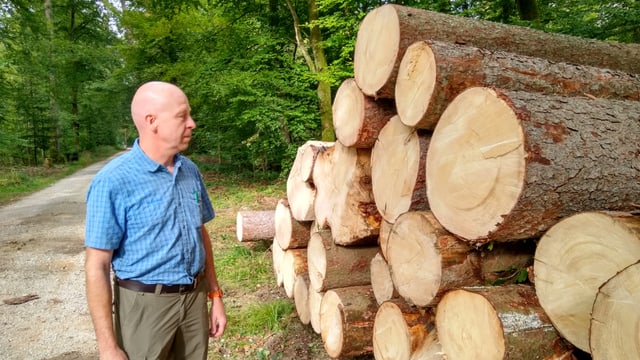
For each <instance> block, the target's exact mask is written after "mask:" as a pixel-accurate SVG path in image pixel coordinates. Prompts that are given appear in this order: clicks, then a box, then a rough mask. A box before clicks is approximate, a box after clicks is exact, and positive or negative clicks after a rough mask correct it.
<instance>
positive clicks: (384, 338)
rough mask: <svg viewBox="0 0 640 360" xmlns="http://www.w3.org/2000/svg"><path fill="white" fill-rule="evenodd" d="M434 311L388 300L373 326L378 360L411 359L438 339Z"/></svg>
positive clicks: (374, 348)
mask: <svg viewBox="0 0 640 360" xmlns="http://www.w3.org/2000/svg"><path fill="white" fill-rule="evenodd" d="M434 320H435V316H434V315H433V313H432V311H431V310H429V309H424V308H417V307H415V306H409V305H408V304H407V303H405V302H404V301H385V302H384V303H382V304H381V305H380V307H379V308H378V312H377V313H376V318H375V322H374V325H373V353H374V355H375V358H376V359H377V360H411V357H412V355H413V354H414V353H416V352H420V351H422V349H423V348H426V347H430V346H431V345H432V344H433V343H434V342H436V337H435V321H434Z"/></svg>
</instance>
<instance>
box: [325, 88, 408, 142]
mask: <svg viewBox="0 0 640 360" xmlns="http://www.w3.org/2000/svg"><path fill="white" fill-rule="evenodd" d="M332 111H333V129H334V130H335V133H336V138H337V139H338V141H340V142H341V143H342V144H343V145H344V146H351V147H357V148H371V147H372V146H373V144H374V143H375V141H376V139H377V138H378V134H379V133H380V130H381V129H382V127H383V126H384V125H385V124H386V123H387V121H389V119H390V118H391V117H392V116H393V115H395V114H396V108H395V105H394V103H393V101H389V100H386V99H379V100H375V99H373V98H371V97H369V96H366V95H364V94H363V93H362V91H361V90H360V88H359V87H358V85H357V84H356V81H355V80H354V79H353V78H349V79H346V80H344V81H343V82H342V84H341V85H340V87H339V88H338V91H337V92H336V96H335V99H334V102H333V107H332Z"/></svg>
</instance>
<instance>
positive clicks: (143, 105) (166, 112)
mask: <svg viewBox="0 0 640 360" xmlns="http://www.w3.org/2000/svg"><path fill="white" fill-rule="evenodd" d="M131 117H132V118H133V122H134V124H135V126H136V128H137V129H138V134H139V139H140V141H139V144H140V147H141V148H142V149H143V151H144V152H145V153H146V154H147V155H149V156H150V157H151V158H152V159H154V160H156V161H158V162H160V163H164V164H170V163H171V161H173V155H175V154H176V153H178V152H180V151H184V150H185V149H186V148H187V147H188V145H189V141H190V140H191V133H192V131H193V129H195V127H196V125H195V122H194V121H193V118H191V107H190V106H189V100H188V99H187V96H186V95H185V93H184V92H183V91H182V90H180V88H179V87H177V86H175V85H173V84H170V83H166V82H161V81H152V82H148V83H146V84H143V85H142V86H140V87H139V88H138V90H137V91H136V93H135V95H134V96H133V100H132V101H131Z"/></svg>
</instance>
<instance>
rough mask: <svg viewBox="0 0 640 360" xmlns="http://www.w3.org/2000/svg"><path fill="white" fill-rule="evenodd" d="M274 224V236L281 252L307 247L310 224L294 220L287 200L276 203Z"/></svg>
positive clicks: (309, 222)
mask: <svg viewBox="0 0 640 360" xmlns="http://www.w3.org/2000/svg"><path fill="white" fill-rule="evenodd" d="M274 222H275V228H276V234H275V236H276V239H278V244H280V247H281V248H282V249H283V250H287V249H299V248H306V247H307V244H308V243H309V236H310V232H311V223H312V222H311V221H298V220H296V219H295V218H294V217H293V214H292V212H291V208H290V207H289V202H288V201H287V200H285V199H280V200H279V201H278V204H277V205H276V210H275V219H274Z"/></svg>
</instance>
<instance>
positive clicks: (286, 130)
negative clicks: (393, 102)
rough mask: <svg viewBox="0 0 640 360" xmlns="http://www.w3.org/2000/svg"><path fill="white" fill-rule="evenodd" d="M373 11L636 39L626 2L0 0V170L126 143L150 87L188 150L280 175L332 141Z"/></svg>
mask: <svg viewBox="0 0 640 360" xmlns="http://www.w3.org/2000/svg"><path fill="white" fill-rule="evenodd" d="M385 3H396V4H400V5H405V6H411V7H416V8H423V9H429V10H433V11H438V12H443V13H448V14H453V15H457V16H467V17H474V18H480V19H486V20H490V21H495V22H502V23H507V24H515V25H521V26H528V27H533V28H537V29H541V30H544V31H547V32H557V33H564V34H570V35H575V36H580V37H585V38H593V39H599V40H606V41H617V42H629V43H638V42H640V3H639V2H637V1H634V0H620V1H613V2H601V1H595V0H572V1H568V0H556V1H551V0H491V1H490V0H429V1H424V0H422V1H421V0H414V1H409V0H407V1H356V0H286V1H277V0H242V1H233V2H230V1H222V0H180V1H173V0H171V1H169V0H131V1H128V0H120V1H107V0H103V1H92V0H44V1H35V0H0V96H1V97H2V101H1V102H0V129H1V131H0V152H1V153H2V156H1V157H0V162H1V163H2V164H3V165H13V164H29V165H40V164H43V162H44V160H45V159H50V160H51V161H53V162H54V163H55V162H64V161H69V160H73V159H74V158H76V157H77V156H78V154H80V153H82V152H83V151H91V150H93V149H95V148H96V147H99V146H105V145H107V146H119V147H124V146H127V145H130V144H131V143H132V141H133V139H134V138H135V137H136V133H135V128H134V127H133V125H132V122H131V119H130V115H129V102H130V99H131V96H132V95H133V92H134V91H135V89H136V88H137V87H138V86H139V85H140V84H142V83H144V82H146V81H150V80H163V81H169V82H172V83H175V84H177V85H179V86H180V87H182V88H183V89H184V90H185V92H186V93H187V95H188V96H189V99H190V102H191V107H192V109H193V116H194V119H195V120H196V123H197V126H198V129H197V130H196V132H195V136H194V140H193V143H192V146H191V148H190V150H189V151H190V152H197V153H198V154H202V155H206V156H207V158H208V159H211V161H212V162H215V163H216V164H217V165H218V166H220V168H221V169H224V170H227V171H246V170H250V171H260V172H275V173H283V172H285V171H286V170H288V167H289V166H290V164H291V162H292V160H293V158H294V156H295V151H296V149H297V147H298V146H300V145H301V144H302V143H303V142H305V141H306V140H310V139H323V140H333V139H334V138H333V136H334V135H333V128H332V123H331V102H332V97H333V96H334V95H335V91H336V90H337V88H338V86H339V85H340V84H341V82H342V81H343V80H344V79H346V78H348V77H351V76H352V74H353V68H352V63H353V51H354V45H355V40H356V34H357V31H358V25H359V24H360V22H361V21H362V19H363V18H364V16H365V15H366V14H367V13H368V12H369V11H371V10H372V9H374V8H376V7H378V6H381V5H383V4H385Z"/></svg>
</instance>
